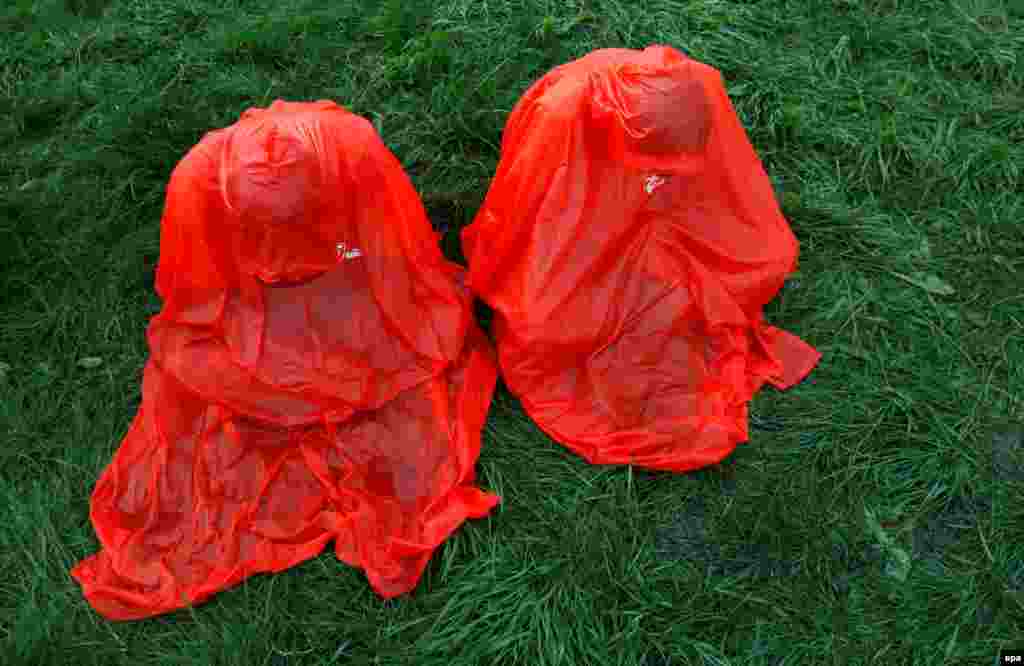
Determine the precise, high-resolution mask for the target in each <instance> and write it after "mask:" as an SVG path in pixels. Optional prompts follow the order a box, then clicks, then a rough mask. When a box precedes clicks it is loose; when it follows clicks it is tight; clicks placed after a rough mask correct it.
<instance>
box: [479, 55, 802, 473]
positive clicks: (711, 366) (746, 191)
mask: <svg viewBox="0 0 1024 666" xmlns="http://www.w3.org/2000/svg"><path fill="white" fill-rule="evenodd" d="M463 245H464V248H465V251H466V256H467V258H468V260H469V265H470V273H469V284H470V288H471V289H472V290H473V291H474V292H475V293H476V294H477V295H479V296H480V297H481V298H482V299H483V300H485V301H486V302H487V303H488V304H489V305H490V306H491V307H492V308H494V310H495V320H494V331H495V339H496V342H497V346H498V356H499V361H500V367H501V371H502V373H503V377H504V378H505V381H506V383H507V384H508V386H509V388H510V389H511V391H512V392H513V393H515V394H516V395H517V396H518V397H519V399H520V400H521V402H522V404H523V407H524V409H525V410H526V411H527V412H528V413H529V414H530V416H531V417H532V418H533V419H534V420H535V421H536V422H537V423H538V424H539V425H540V426H541V427H542V428H543V429H544V430H545V431H546V432H547V433H548V434H549V435H550V436H551V437H552V438H553V439H555V440H556V441H558V442H561V443H562V444H564V445H565V446H567V447H569V448H570V449H572V450H573V451H575V452H577V453H578V454H579V455H581V456H583V457H584V458H586V459H587V460H589V461H590V462H593V463H602V464H611V463H630V464H634V465H638V466H643V467H648V468H654V469H664V470H676V471H683V470H690V469H695V468H699V467H703V466H706V465H710V464H713V463H716V462H718V461H720V460H721V459H723V458H724V457H726V456H727V455H728V454H729V453H730V452H731V451H733V450H734V448H735V446H736V445H737V444H738V443H741V442H744V441H746V440H747V435H748V433H747V403H748V401H749V400H750V399H751V397H752V396H753V395H754V393H755V392H756V391H757V390H758V389H759V388H760V387H761V386H762V385H763V384H764V383H765V382H771V383H772V384H774V385H775V386H777V387H788V386H790V385H792V384H794V383H796V382H798V381H799V380H801V379H802V378H803V377H804V376H805V375H806V374H807V373H809V372H810V371H811V369H812V368H813V367H814V365H815V364H816V363H817V362H818V359H819V354H818V352H817V351H816V350H814V349H813V348H812V347H810V346H809V345H807V344H805V343H804V342H802V341H801V340H799V339H798V338H796V337H794V336H793V335H791V334H789V333H787V332H785V331H782V330H780V329H778V328H775V327H773V326H770V325H768V324H767V323H766V321H765V319H764V316H763V313H762V307H763V306H764V305H765V304H766V303H767V302H768V301H769V300H771V299H772V298H773V297H774V296H775V295H776V293H777V292H778V291H779V289H780V288H781V287H782V284H783V282H784V280H785V278H786V276H787V275H788V274H789V273H791V272H792V271H793V270H794V269H795V267H796V262H797V254H798V243H797V240H796V238H795V237H794V236H793V233H792V232H791V231H790V229H789V226H788V224H787V222H786V220H785V219H784V218H783V216H782V214H781V212H780V210H779V207H778V205H777V203H776V201H775V197H774V193H773V191H772V187H771V184H770V182H769V180H768V177H767V175H766V174H765V171H764V169H763V167H762V165H761V162H760V161H759V160H758V158H757V155H756V154H755V152H754V149H753V148H752V146H751V144H750V142H749V140H748V139H747V136H746V133H745V132H744V130H743V127H742V126H741V124H740V122H739V119H738V118H737V116H736V112H735V110H734V108H733V106H732V104H731V103H730V101H729V98H728V96H727V94H726V91H725V86H724V84H723V81H722V78H721V75H720V74H719V72H718V71H716V70H715V69H713V68H711V67H709V66H707V65H704V64H702V63H699V62H696V61H694V60H692V59H690V58H687V57H686V56H684V55H682V54H681V53H679V52H678V51H676V50H673V49H671V48H668V47H662V46H654V47H650V48H647V49H645V50H643V51H634V50H626V49H607V50H599V51H595V52H593V53H591V54H589V55H587V56H585V57H584V58H582V59H579V60H576V61H574V62H571V63H568V64H565V65H562V66H560V67H557V68H556V69H554V70H552V71H551V72H549V73H548V74H546V75H545V76H544V77H543V78H541V79H540V80H539V81H537V82H536V83H535V84H534V85H533V86H531V87H530V88H529V89H528V90H527V92H526V93H525V94H524V95H523V97H522V98H521V99H520V101H519V102H518V104H517V105H516V107H515V108H514V109H513V112H512V114H511V116H510V117H509V119H508V122H507V124H506V127H505V133H504V136H503V139H502V146H501V160H500V163H499V165H498V172H497V175H496V177H495V179H494V181H493V183H492V185H491V188H490V191H489V192H488V194H487V197H486V200H485V201H484V204H483V207H482V209H481V210H480V212H479V213H478V215H477V217H476V219H475V220H474V222H473V224H472V225H470V226H469V227H467V228H466V229H465V230H464V232H463Z"/></svg>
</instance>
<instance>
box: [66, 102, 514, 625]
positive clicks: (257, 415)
mask: <svg viewBox="0 0 1024 666" xmlns="http://www.w3.org/2000/svg"><path fill="white" fill-rule="evenodd" d="M160 243H161V248H160V251H161V254H160V264H159V267H158V271H157V291H158V292H159V294H160V296H161V297H162V298H163V300H164V305H163V309H162V310H161V312H160V313H159V314H158V315H157V316H156V317H155V318H154V319H153V320H152V322H151V323H150V326H149V330H148V339H149V345H150V352H151V355H150V359H149V362H148V364H147V366H146V369H145V374H144V378H143V385H142V405H141V407H140V408H139V411H138V414H137V416H136V417H135V420H134V422H133V424H132V426H131V429H130V430H129V432H128V434H127V436H126V437H125V439H124V441H123V443H122V444H121V447H120V449H119V450H118V451H117V453H116V455H115V456H114V459H113V462H112V463H111V464H110V466H109V467H108V468H107V469H106V470H105V471H104V472H103V474H102V476H101V477H100V479H99V482H98V484H97V486H96V489H95V492H94V494H93V497H92V506H91V518H92V522H93V525H94V527H95V529H96V533H97V535H98V537H99V541H100V544H101V547H102V549H101V551H100V552H99V553H98V554H97V555H94V556H92V557H90V558H88V559H86V560H84V561H83V562H81V563H79V564H78V565H77V566H76V567H75V569H74V570H73V572H72V573H73V575H74V577H75V578H76V579H77V580H78V581H79V582H80V583H81V584H82V587H83V589H84V592H85V595H86V597H87V598H88V600H89V602H90V603H91V604H92V605H93V606H94V607H95V608H96V610H98V611H99V612H100V613H102V614H103V615H105V616H106V617H108V618H111V619H116V620H128V619H137V618H143V617H148V616H152V615H156V614H160V613H164V612H168V611H171V610H174V609H177V608H181V607H183V606H186V605H189V604H196V603H199V602H201V601H203V600H204V599H206V598H207V597H209V596H210V595H212V594H214V593H216V592H218V591H220V590H223V589H225V588H226V587H229V586H231V585H234V584H236V583H238V582H239V581H241V580H243V579H244V578H246V577H248V576H250V575H252V574H255V573H259V572H270V571H281V570H282V569H286V568H288V567H291V566H293V565H295V564H298V563H300V562H302V561H303V560H306V559H309V558H311V557H314V556H316V555H317V554H318V553H319V552H321V550H322V549H323V547H324V546H325V545H326V544H327V543H328V542H330V541H332V540H333V541H334V543H335V549H336V553H337V556H338V557H339V558H340V559H341V560H343V561H345V562H347V563H349V564H351V565H353V566H356V567H361V568H362V569H364V570H365V572H366V575H367V577H368V579H369V581H370V584H371V585H372V586H373V588H374V589H375V590H376V591H377V592H378V593H380V594H381V595H382V596H385V597H392V596H396V595H400V594H403V593H406V592H408V591H410V590H411V589H413V587H414V586H415V585H416V583H417V581H418V580H419V578H420V575H421V574H422V572H423V569H424V568H425V566H426V564H427V561H428V560H429V558H430V556H431V553H432V552H433V550H434V549H435V548H436V547H437V546H438V545H440V544H441V543H442V542H443V541H444V540H445V539H446V538H447V537H448V536H449V535H450V534H451V533H452V532H453V531H454V530H455V529H456V528H457V527H458V526H459V525H460V524H461V523H462V522H464V521H465V520H466V519H467V518H474V517H482V516H484V515H486V514H487V513H488V512H489V511H490V509H491V508H492V507H494V506H495V504H496V503H497V502H498V498H497V497H496V496H494V495H491V494H488V493H485V492H482V491H481V490H479V489H477V488H476V487H475V486H474V485H473V481H474V466H475V464H476V460H477V457H478V455H479V450H480V431H481V428H482V427H483V422H484V419H485V416H486V412H487V408H488V405H489V403H490V399H491V394H492V392H493V389H494V385H495V382H496V372H497V369H496V364H495V359H494V357H493V352H492V351H491V349H490V347H489V343H488V342H487V341H486V339H485V338H484V337H483V335H482V333H481V332H480V331H479V330H478V329H477V327H476V325H475V323H474V322H473V319H472V307H471V297H470V295H469V292H468V291H467V290H466V288H465V287H464V286H463V282H464V275H463V273H462V269H460V268H459V267H457V266H456V265H454V264H451V263H449V262H447V261H446V260H445V259H444V257H443V255H442V254H441V252H440V250H439V248H438V245H437V238H436V236H435V235H434V233H433V231H432V229H431V227H430V224H429V222H428V220H427V218H426V214H425V212H424V210H423V206H422V204H421V203H420V200H419V198H418V197H417V195H416V193H415V191H414V190H413V187H412V184H411V183H410V181H409V179H408V178H407V177H406V175H405V174H404V172H403V171H402V168H401V166H400V164H399V163H398V161H397V160H396V159H395V157H394V156H393V155H392V154H391V153H390V152H389V151H388V149H387V148H386V147H385V146H384V144H383V143H382V142H381V140H380V138H379V137H378V136H377V134H376V132H375V131H374V130H373V127H372V125H370V124H369V123H368V122H367V121H365V120H364V119H362V118H360V117H358V116H356V115H353V114H351V113H349V112H348V111H346V110H345V109H343V108H342V107H340V106H337V105H336V104H334V103H332V102H327V101H322V102H316V103H287V102H281V101H279V102H275V103H274V104H273V105H272V106H270V107H269V108H267V109H251V110H249V111H247V112H246V113H244V114H243V115H242V117H241V119H240V120H239V122H237V123H236V124H235V125H232V126H231V127H229V128H226V129H223V130H218V131H214V132H211V133H209V134H207V135H206V136H205V137H203V139H202V141H201V142H200V143H199V145H197V146H196V147H195V148H194V149H193V150H192V151H191V152H190V153H189V154H188V155H187V156H186V157H185V159H184V160H182V162H181V163H180V164H179V165H178V167H177V168H176V169H175V171H174V173H173V175H172V177H171V181H170V184H169V187H168V192H167V202H166V208H165V211H164V217H163V220H162V225H161V239H160Z"/></svg>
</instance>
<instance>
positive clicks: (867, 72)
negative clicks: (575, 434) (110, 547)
mask: <svg viewBox="0 0 1024 666" xmlns="http://www.w3.org/2000/svg"><path fill="white" fill-rule="evenodd" d="M0 34H3V38H2V39H0V145H2V152H0V456H2V459H0V460H2V464H0V503H2V507H3V512H2V515H3V527H2V529H0V655H2V657H0V662H2V663H3V664H5V665H6V664H12V665H13V664H104V665H111V664H182V665H186V664H207V663H209V664H238V665H240V666H241V665H245V666H253V665H263V664H266V665H273V666H284V665H296V666H298V665H307V664H324V665H326V664H417V665H420V664H423V665H427V664H443V665H454V664H460V665H461V664H528V665H530V666H541V665H548V664H595V665H599V664H623V665H627V664H638V665H643V666H663V665H667V664H672V665H681V664H694V665H697V664H706V665H709V666H710V665H712V664H714V665H726V664H729V665H737V666H738V665H740V664H750V665H764V666H768V665H774V666H777V665H779V664H789V665H793V664H837V665H839V664H844V665H845V664H851V665H853V664H880V665H881V664H885V665H890V664H916V665H930V664H994V663H995V661H996V655H997V654H998V651H999V648H1000V647H1001V646H1002V647H1007V646H1013V645H1017V646H1021V647H1024V501H1021V500H1022V491H1024V457H1022V456H1024V425H1022V424H1024V286H1022V285H1024V226H1022V224H1024V198H1022V197H1021V196H1020V194H1019V192H1020V191H1021V190H1022V189H1024V178H1022V171H1024V87H1022V82H1024V59H1022V54H1024V3H1021V2H1019V0H1012V1H1007V2H1000V1H998V0H941V1H940V0H917V1H908V2H901V1H899V0H859V1H854V0H831V1H827V2H826V1H824V0H777V1H772V2H768V1H764V2H738V1H737V2H727V1H725V0H689V1H683V0H674V1H673V0H645V1H643V2H627V1H626V0H589V1H585V0H559V1H557V2H556V1H554V0H534V1H527V0H448V1H446V2H409V1H407V0H402V1H398V0H378V1H377V2H350V1H346V0H337V1H335V2H321V1H317V0H252V1H249V0H36V1H32V0H6V1H5V2H4V3H3V8H2V9H0ZM651 43H665V44H669V45H673V46H676V47H678V48H680V49H682V50H684V51H685V52H687V53H688V54H690V55H692V56H693V57H695V58H697V59H699V60H702V61H704V62H707V63H709V64H711V65H713V66H715V67H717V68H718V69H720V70H722V72H723V74H724V75H725V78H726V81H727V83H728V88H729V92H730V94H731V96H732V98H733V100H734V102H735V104H736V105H737V108H738V110H739V112H740V115H741V117H742V120H743V123H744V125H745V126H746V127H747V129H748V132H749V134H750V137H751V139H752V141H753V143H754V145H755V147H756V148H757V150H758V151H759V153H760V155H761V157H762V159H763V161H764V163H765V166H766V168H767V170H768V172H769V173H770V174H771V176H772V178H773V180H774V181H775V183H776V185H777V188H778V191H779V196H780V200H781V202H782V206H783V210H784V212H785V213H786V215H787V217H788V218H789V220H790V221H791V225H792V228H793V230H794V232H795V233H796V235H797V236H798V237H799V239H800V240H801V243H802V255H801V271H800V274H799V275H798V276H797V277H796V278H795V279H793V280H792V281H791V282H789V283H788V284H787V287H786V288H785V289H784V291H783V293H782V294H781V295H780V296H779V297H778V298H777V299H776V300H775V301H774V302H773V303H772V304H771V305H770V306H769V308H768V310H767V315H768V317H769V319H770V321H772V323H774V324H776V325H778V326H781V327H783V328H786V329H788V330H790V331H792V332H793V333H795V334H797V335H799V336H800V337H802V338H804V339H805V340H807V341H808V342H810V343H811V344H814V345H815V346H817V347H818V348H819V349H820V350H821V351H822V352H823V353H824V355H825V356H824V359H823V361H822V363H821V365H820V367H819V368H818V369H817V370H816V371H815V372H814V374H813V375H812V376H811V378H810V379H809V380H808V381H806V382H805V383H804V384H802V385H800V386H799V387H797V388H794V389H793V390H791V391H789V392H787V393H778V392H775V391H773V390H771V389H766V390H764V391H763V392H762V393H761V394H760V395H759V396H758V397H757V398H756V400H755V401H754V404H753V406H752V410H753V412H754V416H753V417H752V437H751V442H750V443H749V444H747V445H744V446H741V447H740V448H739V449H738V450H737V451H736V453H735V454H734V455H732V456H731V457H730V458H729V459H728V460H726V461H725V462H724V463H723V464H721V465H719V466H716V467H714V468H712V469H707V470H702V471H700V472H697V473H693V474H685V475H683V474H680V475H671V474H653V473H649V472H644V471H640V470H634V469H629V468H625V467H619V468H602V467H594V466H588V465H587V464H585V463H584V462H583V461H582V460H580V459H578V458H576V457H574V456H573V455H570V454H569V453H568V452H566V451H565V450H564V449H562V448H561V447H559V446H556V445H555V444H553V443H552V442H551V441H550V440H549V439H547V438H546V437H545V436H544V435H543V434H541V432H540V431H539V430H538V428H537V427H536V426H534V425H533V424H532V423H531V422H530V421H529V420H528V419H527V418H526V417H525V416H524V415H523V412H522V410H521V409H520V407H519V406H518V404H517V403H516V401H515V400H514V399H512V398H511V397H509V395H508V394H507V392H506V391H504V389H501V390H499V393H498V396H497V398H496V399H495V402H494V405H493V407H492V410H491V415H490V418H489V421H488V424H487V426H486V431H485V434H484V437H485V439H484V449H483V453H482V456H481V459H480V464H479V472H480V477H481V486H483V487H484V488H487V489H490V490H494V491H495V492H497V493H499V494H500V495H501V496H502V497H503V500H504V501H503V504H502V505H501V506H500V508H499V509H498V510H496V511H495V512H494V514H493V515H492V516H491V517H490V518H489V519H485V520H479V521H472V522H470V523H468V524H467V525H465V526H464V527H463V528H462V529H461V530H460V531H459V532H458V533H457V534H456V535H455V536H454V537H453V538H452V539H451V540H450V541H449V542H447V543H446V544H445V545H444V546H443V547H442V548H441V549H440V550H439V551H438V553H437V554H436V555H435V557H434V559H433V560H432V562H431V566H430V568H429V570H428V572H427V574H426V575H425V576H424V579H423V581H422V583H421V585H420V587H419V588H418V589H417V590H416V592H415V593H414V594H412V595H411V596H409V597H405V598H401V599H398V600H394V601H391V602H384V601H382V600H380V599H378V598H377V597H376V596H374V594H373V593H372V592H371V590H370V588H369V586H368V585H367V583H366V581H365V579H364V577H363V575H362V573H360V572H359V571H356V570H353V569H350V568H348V567H346V566H345V565H343V564H340V563H339V562H337V561H336V559H335V558H334V556H333V554H331V553H330V552H328V553H326V554H325V555H323V556H322V557H319V558H317V559H315V560H313V561H310V562H308V563H306V564H304V565H302V566H299V567H297V568H295V569H292V570H290V571H287V572H285V573H282V574H278V575H272V576H258V577H255V578H252V579H250V580H249V581H248V582H246V583H245V584H243V585H241V586H239V587H236V588H234V589H232V590H230V591H227V592H225V593H222V594H220V595H218V596H216V597H215V598H214V599H213V600H212V601H211V602H209V603H207V604H205V605H202V606H200V607H198V608H195V609H193V610H189V611H183V612H180V613H177V614H174V615H170V616H165V617H161V618H157V619H154V620H149V621H144V622H136V623H117V624H115V623H110V622H107V621H105V620H103V619H102V618H100V617H99V616H98V615H96V614H95V613H94V612H93V611H92V610H91V609H90V608H89V606H88V605H87V604H86V603H85V601H84V599H83V598H82V596H81V592H80V590H79V588H78V586H77V585H76V584H75V583H74V581H73V580H72V579H71V578H70V576H69V574H68V570H69V568H70V567H71V566H72V564H73V563H75V562H77V561H78V560H79V559H81V558H82V557H84V556H86V555H87V554H90V553H93V552H95V550H96V546H97V544H96V540H95V537H94V534H93V531H92V527H91V525H90V523H89V520H88V498H89V494H90V492H91V490H92V487H93V484H94V483H95V481H96V478H97V476H98V475H99V472H100V471H101V469H102V468H103V467H104V466H105V465H106V464H107V463H108V462H109V461H110V459H111V456H112V453H113V451H114V450H115V448H116V447H117V445H118V444H119V443H120V440H121V438H122V436H123V435H124V433H125V431H126V430H127V427H128V424H129V422H130V420H131V418H132V416H133V415H134V413H135V410H136V407H137V405H138V402H139V386H140V380H141V369H142V366H143V363H144V361H145V358H146V353H147V350H146V346H145V337H144V333H145V326H146V322H147V320H148V318H149V317H151V316H152V315H153V314H155V313H156V312H157V310H158V309H159V305H160V304H159V300H158V299H157V297H156V295H155V294H154V291H153V269H154V265H155V262H156V259H157V256H158V253H159V247H158V225H159V218H160V213H161V208H162V204H163V196H164V187H165V185H166V182H167V179H168V176H169V175H170V172H171V170H172V168H173V167H174V165H175V163H176V162H177V160H179V159H180V158H181V157H182V156H183V155H184V154H185V153H186V152H187V150H188V149H189V148H190V147H191V146H192V145H194V144H195V143H196V142H197V141H198V140H199V138H200V137H201V136H202V134H203V133H204V132H205V131H207V130H209V129H212V128H216V127H222V126H225V125H228V124H230V123H232V122H234V121H235V120H236V119H237V117H238V115H239V113H240V112H241V111H242V110H244V109H245V108H247V107H250V106H254V105H266V104H268V103H270V102H271V101H273V100H274V99H275V98H285V99H290V100H303V99H320V98H329V99H333V100H336V101H338V102H339V103H341V104H343V105H345V106H348V107H349V108H351V109H352V110H354V111H355V112H357V113H360V114H362V115H365V116H367V117H369V118H371V119H373V120H374V122H375V123H376V124H377V126H378V129H379V130H380V131H381V133H382V135H383V137H384V140H385V142H386V143H387V144H388V145H389V147H390V148H391V149H392V150H393V151H394V152H395V153H396V154H397V155H398V157H399V158H400V159H401V160H402V162H403V164H404V165H405V167H406V168H407V170H408V172H409V173H410V175H411V177H412V179H413V181H414V182H415V184H416V186H417V188H418V189H419V191H420V192H421V194H422V196H423V197H424V200H425V202H426V203H427V206H428V210H429V212H430V213H431V217H432V218H433V220H434V222H435V223H436V224H438V225H442V226H446V227H447V228H448V229H449V231H448V234H447V236H446V237H445V239H444V246H445V250H446V252H449V253H450V254H452V255H453V256H458V255H459V250H458V240H457V231H458V229H459V228H460V227H461V226H462V225H464V224H466V223H468V221H469V220H470V219H471V218H472V215H473V213H474V211H475V209H476V206H477V205H478V204H479V202H480V201H481V199H482V197H483V194H484V192H485V191H486V188H487V185H488V180H489V177H490V176H491V174H493V172H494V168H495V166H496V164H497V159H498V146H499V141H500V138H501V129H502V125H503V123H504V120H505V118H506V116H507V114H508V112H509V110H510V109H511V107H512V105H513V104H514V102H515V100H516V99H517V98H518V96H519V95H520V94H521V93H522V92H523V91H524V90H525V88H526V86H527V85H528V84H529V83H530V82H531V81H532V80H534V79H535V78H537V77H538V76H540V75H541V74H543V73H544V72H545V71H547V70H548V69H550V68H551V67H553V66H555V65H557V64H560V63H562V62H565V61H567V60H570V59H573V58H576V57H578V56H581V55H583V54H584V53H586V52H587V51H589V50H591V49H594V48H599V47H611V46H616V47H643V46H646V45H648V44H651ZM1015 192H1017V194H1014V193H1015ZM484 314H486V313H484ZM1015 640H1016V641H1017V642H1016V643H1014V641H1015Z"/></svg>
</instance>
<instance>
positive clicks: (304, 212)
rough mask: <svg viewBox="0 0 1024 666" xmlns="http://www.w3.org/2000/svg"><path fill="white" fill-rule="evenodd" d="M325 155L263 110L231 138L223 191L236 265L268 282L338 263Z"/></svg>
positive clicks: (297, 279) (309, 273) (224, 164)
mask: <svg viewBox="0 0 1024 666" xmlns="http://www.w3.org/2000/svg"><path fill="white" fill-rule="evenodd" d="M323 172H324V170H323V169H322V156H321V155H319V154H318V153H317V152H316V149H315V146H314V145H311V144H310V143H309V142H306V141H303V140H302V135H301V133H300V132H296V131H295V130H294V128H293V127H290V126H284V125H283V123H281V122H279V121H278V120H277V119H275V118H273V117H270V116H264V117H262V118H258V119H253V120H252V121H250V122H248V123H243V126H242V127H240V128H239V129H238V130H237V131H236V132H235V133H234V134H233V135H232V137H231V138H230V139H229V142H228V145H227V146H226V147H225V152H224V159H223V161H222V164H221V178H222V186H221V191H222V192H223V195H224V199H225V201H224V204H225V207H226V208H227V211H228V213H229V216H230V218H231V219H232V221H233V223H234V224H233V225H232V226H234V229H233V230H232V231H233V232H234V233H235V234H236V244H235V253H234V257H235V260H236V261H237V262H238V269H239V270H240V271H241V272H242V273H245V274H248V275H251V276H254V277H257V278H259V279H260V280H261V281H262V282H264V283H266V284H271V285H273V284H288V283H295V282H302V281H305V280H309V279H311V278H313V277H316V276H317V275H319V274H321V273H323V272H325V271H327V270H328V269H330V268H331V267H332V266H334V265H335V264H336V261H337V255H336V244H337V241H335V240H333V239H332V238H329V237H326V236H325V234H324V233H323V232H322V229H323V228H324V227H325V226H329V225H324V224H322V222H323V221H324V220H322V219H321V218H322V217H323V216H324V215H327V214H328V209H329V206H327V205H326V204H327V202H326V201H325V197H324V193H325V190H327V189H330V190H332V191H333V190H335V189H337V188H336V187H330V188H328V187H325V186H326V185H327V184H326V183H325V182H324V180H325V179H324V173H323Z"/></svg>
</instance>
